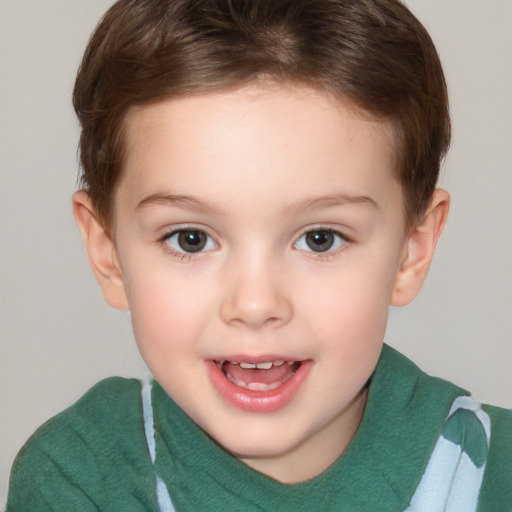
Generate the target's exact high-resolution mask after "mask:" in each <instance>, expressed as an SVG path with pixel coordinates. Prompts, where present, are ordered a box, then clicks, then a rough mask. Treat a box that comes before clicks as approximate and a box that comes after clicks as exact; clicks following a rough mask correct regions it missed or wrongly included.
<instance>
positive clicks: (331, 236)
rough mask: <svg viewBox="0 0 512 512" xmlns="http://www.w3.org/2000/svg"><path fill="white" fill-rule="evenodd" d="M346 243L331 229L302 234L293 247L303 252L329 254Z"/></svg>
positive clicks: (314, 230) (340, 235) (344, 239)
mask: <svg viewBox="0 0 512 512" xmlns="http://www.w3.org/2000/svg"><path fill="white" fill-rule="evenodd" d="M346 242H347V239H346V238H345V237H344V236H343V235H342V234H341V233H338V232H337V231H334V230H332V229H313V230H311V231H308V232H307V233H304V235H302V236H301V237H300V238H299V240H297V242H295V245H294V247H295V248H296V249H301V250H303V251H309V252H311V251H313V252H318V253H322V252H329V251H333V250H336V249H338V248H339V247H341V246H342V245H343V244H345V243H346Z"/></svg>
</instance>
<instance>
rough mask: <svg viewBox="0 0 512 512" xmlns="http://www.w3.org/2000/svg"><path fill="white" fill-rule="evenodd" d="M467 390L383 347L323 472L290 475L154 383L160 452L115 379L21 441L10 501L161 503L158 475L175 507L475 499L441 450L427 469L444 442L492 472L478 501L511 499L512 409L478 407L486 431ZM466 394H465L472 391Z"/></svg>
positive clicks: (133, 390)
mask: <svg viewBox="0 0 512 512" xmlns="http://www.w3.org/2000/svg"><path fill="white" fill-rule="evenodd" d="M466 394H467V393H466V392H464V391H463V390H461V389H460V388H457V387H456V386H454V385H452V384H449V383H447V382H445V381H443V380H440V379H436V378H432V377H429V376H427V375H425V374H424V373H423V372H421V371H420V370H419V369H418V368H417V367H416V366H415V365H414V364H412V363H411V362H410V361H408V360H407V359H406V358H405V357H403V356H402V355H400V354H399V353H398V352H396V351H395V350H393V349H391V348H389V347H384V350H383V353H382V355H381V358H380V360H379V363H378V366H377V368H376V370H375V372H374V374H373V376H372V379H371V382H370V392H369V397H368V403H367V407H366V410H365V414H364V418H363V421H362V423H361V426H360V428H359V430H358V432H357V434H356V436H355V438H354V439H353V441H352V443H351V444H350V445H349V447H348V449H347V450H346V451H345V453H344V454H343V455H342V456H341V457H340V459H339V460H338V461H337V462H336V463H335V464H334V465H333V466H331V467H330V468H329V469H328V470H327V471H325V472H324V473H323V474H321V475H320V476H318V477H317V478H314V479H312V480H310V481H308V482H305V483H301V484H297V485H284V484H281V483H279V482H277V481H275V480H272V479H270V478H268V477H266V476H264V475H262V474H260V473H258V472H256V471H254V470H252V469H250V468H249V467H247V466H246V465H245V464H243V463H242V462H240V461H239V460H237V459H236V458H234V457H232V456H231V455H229V454H228V453H226V452H225V451H224V450H223V449H222V448H220V447H219V446H218V445H217V444H216V443H215V442H214V441H212V440H211V439H210V438H209V437H208V436H207V435H206V434H205V433H204V432H203V431H202V430H201V429H199V428H198V427H197V426H196V425H195V424H194V423H193V422H192V420H191V419H190V418H188V416H187V415H186V414H185V413H184V412H183V411H182V410H181V409H180V408H179V407H178V406H177V405H176V404H175V403H174V402H173V401H172V400H171V399H170V398H169V397H168V396H167V394H166V393H165V392H164V391H163V389H162V388H161V387H160V386H159V385H158V384H157V383H153V386H152V391H151V410H150V413H151V421H150V423H151V425H154V430H153V434H154V439H155V443H156V444H155V446H156V458H155V461H154V464H153V462H152V457H151V456H150V451H149V450H148V443H147V439H146V437H147V435H148V432H147V428H148V418H147V417H146V433H145V427H144V419H143V412H142V401H141V383H140V382H139V381H137V380H125V379H121V378H111V379H107V380H104V381H102V382H100V383H99V384H97V385H96V386H94V387H93V388H92V389H91V390H90V391H89V392H88V393H87V394H86V395H85V396H84V397H82V398H81V399H80V400H79V401H78V402H77V403H75V404H74V405H73V406H72V407H70V408H69V409H67V410H65V411H64V412H62V413H61V414H59V415H58V416H56V417H55V418H53V419H52V420H50V421H49V422H47V423H46V424H45V425H43V427H41V428H40V429H39V430H38V431H37V432H36V433H35V434H34V435H33V436H32V438H31V439H30V440H29V441H28V442H27V444H26V445H25V446H24V447H23V448H22V450H21V451H20V454H19V455H18V457H17V459H16V462H15V464H14V466H13V470H12V474H11V481H10V490H9V495H8V502H7V510H6V512H25V511H30V512H38V511H54V512H60V511H65V512H72V511H80V512H88V511H105V512H120V511H123V512H131V511H133V512H136V511H154V512H159V511H162V510H163V508H162V505H161V504H160V505H159V503H158V498H157V490H156V489H157V485H156V481H157V479H158V480H160V482H161V483H160V485H161V486H162V487H164V488H165V492H166V493H168V494H169V496H170V498H171V499H172V505H171V507H173V508H171V509H168V510H173V509H174V510H176V511H178V512H179V511H194V512H195V511H197V512H208V511H212V512H219V511H223V512H235V511H236V512H256V511H259V512H261V511H272V512H301V511H304V512H306V511H307V512H311V511H317V510H318V511H339V512H342V511H347V512H357V511H374V510H375V511H377V510H378V511H379V512H386V511H389V512H391V511H393V512H403V511H404V510H406V509H408V507H409V505H410V503H411V500H413V504H414V506H413V507H411V508H410V509H409V510H413V511H415V510H420V508H419V506H418V504H422V506H423V507H427V508H423V509H421V510H429V511H430V510H431V509H430V508H428V507H429V506H430V505H429V504H428V503H430V502H429V501H428V500H431V499H434V500H436V499H438V500H441V501H443V500H445V501H444V502H443V503H445V502H446V503H448V505H446V503H445V505H443V507H445V508H439V510H452V509H450V507H449V503H450V500H452V499H453V494H454V493H455V499H458V498H457V496H458V495H461V493H462V499H466V495H467V494H468V493H471V492H473V491H472V490H471V489H466V488H465V487H464V485H463V486H462V487H460V488H458V489H456V488H455V487H456V486H455V484H454V486H453V487H454V489H455V491H453V489H452V491H453V492H452V497H451V498H449V499H447V498H445V497H443V496H444V495H443V496H441V495H442V492H441V491H440V492H439V493H437V488H436V487H435V486H437V485H440V484H439V483H436V482H435V476H436V475H439V474H442V473H440V472H439V470H438V468H437V467H434V463H435V464H439V463H438V462H436V461H437V458H436V456H432V461H431V462H430V465H431V466H432V467H430V469H429V459H431V454H432V453H433V451H434V452H435V453H437V451H439V450H440V452H439V453H441V459H442V460H444V459H443V457H444V455H443V453H445V452H443V450H445V448H446V447H448V451H450V450H451V451H454V450H455V452H456V453H458V454H459V456H458V457H459V458H458V459H457V460H459V462H460V460H461V457H462V458H465V459H466V461H467V466H468V467H469V468H470V470H473V469H474V470H475V471H478V468H480V470H481V472H482V474H484V476H483V482H482V483H481V488H480V491H478V488H477V489H476V491H474V492H475V493H476V495H478V492H479V497H478V498H477V501H478V511H480V512H482V511H500V512H503V511H508V510H512V412H511V411H506V410H503V409H499V408H494V407H486V406H484V408H483V411H482V410H480V412H479V413H478V414H480V417H483V416H485V417H486V418H488V419H490V422H491V428H490V443H489V441H488V438H487V439H486V435H485V432H484V428H483V427H482V425H481V423H480V422H479V421H478V420H476V415H475V414H473V412H472V411H469V410H468V409H465V408H462V409H459V410H457V411H455V412H454V411H451V408H452V404H453V403H454V400H455V399H457V397H461V396H464V395H466ZM459 400H462V403H463V405H464V404H465V403H466V402H464V401H465V400H467V399H465V398H464V399H459ZM464 407H465V406H464ZM147 414H148V411H147V410H146V416H147ZM448 416H450V419H449V420H447V417H448ZM483 424H485V421H484V422H483ZM441 445H442V446H441ZM436 450H437V451H436ZM457 450H458V451H457ZM450 453H451V452H450ZM443 464H444V463H443ZM459 469H460V468H459ZM442 471H444V469H442ZM432 475H433V476H432ZM432 478H434V480H432ZM429 479H430V480H429ZM442 480H443V482H444V483H443V485H440V487H443V489H444V487H447V488H448V493H450V492H451V491H450V489H451V488H452V483H451V482H448V484H447V485H444V484H445V483H446V482H445V480H446V479H442ZM453 480H454V481H456V479H455V478H454V479H453ZM459 480H460V479H459ZM420 482H421V483H420ZM432 482H434V483H432ZM432 485H434V490H435V492H434V493H432V492H431V489H430V490H429V486H430V488H431V487H432ZM471 485H472V484H471ZM443 492H445V490H443ZM457 493H458V495H457ZM432 495H435V496H434V498H432ZM437 495H439V496H441V497H436V496H437ZM413 496H414V498H413ZM459 498H460V496H459ZM446 500H448V501H446ZM455 502H456V501H455ZM455 502H454V503H455ZM415 507H416V508H415ZM453 510H457V509H456V508H453ZM459 512H470V511H469V510H468V511H466V510H460V511H459Z"/></svg>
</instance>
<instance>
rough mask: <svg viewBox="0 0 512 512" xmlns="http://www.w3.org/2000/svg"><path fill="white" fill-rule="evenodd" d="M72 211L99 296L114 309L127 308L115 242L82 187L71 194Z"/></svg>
mask: <svg viewBox="0 0 512 512" xmlns="http://www.w3.org/2000/svg"><path fill="white" fill-rule="evenodd" d="M73 214H74V216H75V220H76V223H77V224H78V227H79V228H80V232H81V233H82V238H83V240H84V243H85V247H86V250H87V255H88V257H89V262H90V264H91V267H92V270H93V272H94V275H95V276H96V280H97V281H98V283H99V285H100V287H101V290H102V292H103V297H104V298H105V300H106V301H107V303H108V304H109V305H110V306H112V307H114V308H116V309H122V310H127V309H129V306H128V301H127V298H126V292H125V288H124V282H123V276H122V272H121V268H120V265H119V261H118V259H117V254H116V249H115V245H114V243H113V241H112V238H111V237H110V235H109V234H108V233H107V231H106V230H105V228H104V227H103V225H102V224H101V222H100V221H99V219H98V216H97V214H96V210H95V208H94V206H93V204H92V201H91V198H90V197H89V195H88V194H87V193H86V192H84V191H83V190H80V191H78V192H76V193H75V194H74V195H73Z"/></svg>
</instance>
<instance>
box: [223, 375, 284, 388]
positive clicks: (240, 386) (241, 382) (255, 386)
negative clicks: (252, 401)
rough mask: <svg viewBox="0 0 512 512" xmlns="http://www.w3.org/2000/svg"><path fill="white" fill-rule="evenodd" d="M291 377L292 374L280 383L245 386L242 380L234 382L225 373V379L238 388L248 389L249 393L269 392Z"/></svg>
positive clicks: (233, 379)
mask: <svg viewBox="0 0 512 512" xmlns="http://www.w3.org/2000/svg"><path fill="white" fill-rule="evenodd" d="M292 375H293V374H290V375H288V376H287V377H285V378H284V379H283V380H281V381H277V382H272V384H265V383H263V382H250V383H249V384H247V383H245V382H244V381H242V380H236V379H235V378H233V376H232V375H230V374H229V373H226V378H227V379H228V380H229V381H230V382H232V383H233V384H235V385H236V386H238V387H239V388H243V389H250V390H251V391H271V390H273V389H276V388H278V387H279V386H281V385H282V384H284V383H285V382H286V381H287V380H288V379H289V378H290V377H291V376H292Z"/></svg>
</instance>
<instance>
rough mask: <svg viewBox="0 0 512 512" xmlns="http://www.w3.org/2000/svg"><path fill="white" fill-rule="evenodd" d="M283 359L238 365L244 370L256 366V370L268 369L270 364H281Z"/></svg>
mask: <svg viewBox="0 0 512 512" xmlns="http://www.w3.org/2000/svg"><path fill="white" fill-rule="evenodd" d="M283 364H284V361H274V362H272V361H269V362H267V363H240V366H241V367H242V368H244V369H245V370H251V369H254V368H257V369H258V370H270V368H272V366H282V365H283Z"/></svg>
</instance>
